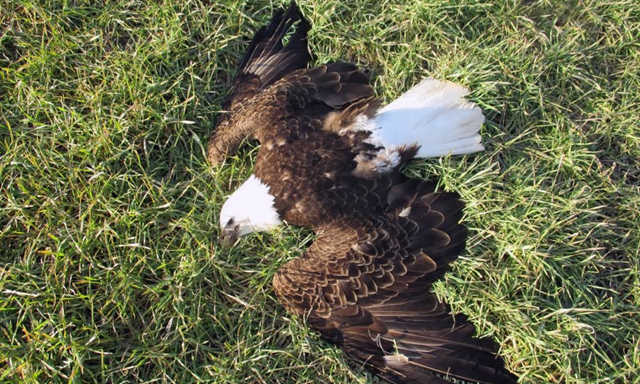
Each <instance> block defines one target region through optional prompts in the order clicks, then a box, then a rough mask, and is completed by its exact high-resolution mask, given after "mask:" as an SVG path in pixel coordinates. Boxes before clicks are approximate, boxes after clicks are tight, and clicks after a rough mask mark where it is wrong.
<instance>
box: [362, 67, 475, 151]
mask: <svg viewBox="0 0 640 384" xmlns="http://www.w3.org/2000/svg"><path fill="white" fill-rule="evenodd" d="M468 94H469V90H468V89H467V88H465V87H463V86H461V85H459V84H454V83H451V82H446V81H440V80H435V79H426V80H423V81H421V82H420V83H419V84H417V85H416V86H414V87H413V88H411V89H410V90H408V91H407V92H405V93H404V94H403V95H402V96H400V97H399V98H398V99H396V100H394V101H393V102H391V103H390V104H389V105H387V106H385V107H384V108H382V109H381V110H380V111H379V112H378V113H377V114H376V116H375V122H371V121H369V122H367V123H368V124H364V125H365V126H366V127H364V126H363V127H361V129H362V128H364V129H367V130H372V131H373V134H372V140H373V141H374V142H377V143H380V144H382V145H383V146H384V147H385V148H387V149H390V148H394V147H399V146H402V145H405V144H418V145H420V150H419V151H418V157H437V156H443V155H448V154H451V155H461V154H468V153H473V152H478V151H482V150H483V149H484V147H483V146H482V144H480V141H481V137H480V134H479V131H480V127H481V126H482V123H484V115H483V114H482V110H481V109H480V108H479V107H478V106H477V105H475V104H474V103H472V102H470V101H468V100H466V99H465V98H464V96H466V95H468ZM372 123H373V124H372ZM374 126H375V128H374ZM372 128H373V129H372Z"/></svg>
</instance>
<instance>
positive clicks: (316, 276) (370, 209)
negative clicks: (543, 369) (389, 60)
mask: <svg viewBox="0 0 640 384" xmlns="http://www.w3.org/2000/svg"><path fill="white" fill-rule="evenodd" d="M301 19H302V18H301V16H300V14H299V12H298V11H297V9H296V8H295V5H293V4H292V5H291V6H290V8H289V9H288V10H287V12H286V13H284V14H282V13H276V15H275V16H274V19H273V20H272V22H271V23H270V25H269V26H268V27H267V28H266V29H262V30H261V31H260V32H259V33H258V34H257V35H256V37H255V38H254V41H253V43H252V45H251V47H250V49H249V53H248V55H251V57H250V58H249V59H247V58H245V59H243V62H242V64H241V68H240V70H239V71H238V75H237V79H236V81H234V91H232V93H231V96H230V100H228V102H227V103H226V105H227V106H229V113H228V114H227V115H225V116H224V117H223V118H222V119H221V120H220V122H219V123H218V124H217V131H216V132H215V134H214V135H213V136H212V138H211V141H210V143H209V149H208V158H209V161H210V162H211V163H212V164H214V165H217V164H219V163H220V162H221V161H222V160H223V159H224V158H225V156H227V155H229V154H231V152H233V151H234V150H235V149H236V147H237V146H238V145H239V143H240V142H241V141H242V140H243V139H245V138H247V137H251V138H255V139H258V140H259V141H260V142H261V147H260V150H259V153H258V159H257V162H256V168H255V176H256V177H257V178H258V179H259V180H260V181H261V183H263V184H265V185H266V187H267V188H268V193H269V195H270V196H271V197H272V198H273V204H274V208H275V210H276V211H277V214H278V216H279V217H280V218H282V219H284V220H287V221H288V222H290V223H291V224H295V225H299V226H305V227H309V228H312V229H313V230H314V231H315V232H316V234H317V239H316V241H315V242H314V243H313V244H312V245H311V247H310V248H309V249H308V251H307V252H306V253H305V255H304V256H303V257H301V258H297V259H294V260H292V261H290V262H289V263H287V264H285V265H284V266H282V267H281V268H280V269H279V271H278V273H277V274H276V276H275V277H274V281H273V285H274V288H275V291H276V293H277V295H278V297H279V299H280V301H281V302H282V303H283V304H284V305H285V306H286V307H287V309H288V310H289V311H291V312H293V313H296V314H299V315H301V316H305V317H306V319H307V323H308V324H309V325H310V326H311V327H312V328H314V329H316V330H317V331H319V332H320V334H321V335H322V336H323V338H325V339H326V340H328V341H330V342H333V343H335V344H336V345H338V346H340V347H341V348H342V349H343V350H344V351H345V352H346V353H347V354H348V355H349V356H351V357H352V358H354V359H356V360H357V361H360V362H362V363H364V364H366V366H367V367H369V368H370V369H372V370H373V371H374V372H376V373H377V374H378V375H380V376H381V377H383V378H385V379H387V380H390V381H392V382H396V383H440V382H445V380H443V379H441V378H440V377H438V376H436V375H434V373H439V374H441V375H444V376H448V377H454V378H460V379H465V380H469V381H476V382H482V383H515V381H516V378H515V376H513V375H512V374H511V373H510V372H508V371H507V370H506V369H505V368H504V363H503V362H502V360H501V359H500V358H499V357H497V356H495V354H494V353H495V352H496V350H497V347H496V345H495V344H494V343H493V342H492V341H491V340H488V339H477V338H474V337H473V334H474V327H473V325H472V324H471V323H469V322H468V321H467V320H466V318H465V317H464V316H462V315H455V316H452V314H451V313H450V310H449V307H448V306H447V305H446V304H445V303H442V302H439V301H438V300H437V298H436V297H435V295H434V294H433V293H432V292H431V285H432V283H433V282H434V281H436V280H437V279H438V278H440V277H441V276H442V274H443V273H445V271H446V270H447V269H448V267H449V265H450V263H451V262H453V261H454V260H456V258H457V257H458V255H459V254H460V253H461V252H462V251H463V250H464V248H465V240H466V236H467V231H466V228H465V227H464V226H463V225H462V224H460V219H461V217H462V209H463V206H464V204H463V203H462V201H461V200H460V198H459V197H458V195H457V194H455V193H446V192H436V183H435V182H433V181H419V180H411V179H407V178H405V177H404V176H403V175H402V174H401V172H400V168H401V167H402V165H403V164H405V163H406V162H407V161H409V160H410V159H411V158H412V157H413V156H414V155H415V154H416V151H417V149H418V147H417V146H416V145H413V144H408V145H406V146H404V147H401V148H399V149H398V150H397V153H398V160H397V161H395V162H393V161H391V160H389V162H388V163H385V162H384V161H378V160H379V159H380V157H379V155H380V153H382V152H381V150H383V148H380V146H379V145H377V144H375V143H373V142H371V140H370V136H371V132H369V131H366V130H358V129H350V127H353V126H354V125H355V124H357V123H358V121H360V120H358V119H359V118H360V117H362V116H364V117H372V116H373V115H375V114H376V111H378V109H379V107H380V103H379V101H377V100H376V99H374V98H372V94H373V91H372V88H371V86H370V85H369V83H368V78H367V77H366V76H365V75H364V74H362V73H360V72H358V71H357V70H356V68H355V67H354V66H353V65H351V64H346V63H331V64H326V65H322V66H318V67H315V68H311V69H301V68H296V66H299V65H301V64H302V62H303V61H304V60H308V56H305V55H304V54H303V53H302V51H303V47H304V49H305V50H306V46H305V45H304V44H303V42H304V40H305V37H306V36H305V33H306V30H307V29H308V25H307V24H306V23H305V22H304V21H300V23H302V25H303V26H302V27H299V29H298V32H296V34H294V37H293V38H292V39H291V41H292V42H293V44H294V46H295V49H293V48H289V46H285V47H282V45H281V44H280V45H278V43H274V42H277V41H280V40H281V39H282V37H283V36H284V34H285V32H286V30H287V28H289V27H291V25H292V24H293V22H295V21H298V20H301ZM287 20H288V21H287ZM283 23H284V24H283ZM281 25H284V26H285V27H286V28H279V27H276V26H281ZM300 31H303V32H300ZM265 42H268V43H265ZM289 44H292V43H289ZM263 46H273V47H276V48H277V49H275V48H274V49H261V48H259V47H263ZM256 47H258V48H256ZM260 52H262V53H260ZM283 52H288V53H287V54H284V53H283ZM274 55H276V56H277V57H276V59H273V58H272V56H274ZM287 55H293V56H294V57H295V59H290V60H287V59H286V57H287ZM303 58H304V59H303ZM294 62H295V63H296V65H293V64H291V63H294ZM282 63H288V64H287V65H286V67H285V69H286V70H285V69H283V70H277V69H276V68H271V65H275V66H279V65H283V64H282ZM252 68H261V69H263V70H265V71H266V72H265V73H268V74H269V76H268V80H265V79H266V78H263V76H265V75H264V74H261V73H258V72H260V71H255V70H253V69H252ZM264 68H267V69H264ZM274 74H275V75H274ZM242 79H245V80H242ZM383 160H384V159H383ZM223 210H224V208H223ZM233 219H234V218H233V217H232V219H230V220H229V222H228V223H221V225H223V226H225V225H226V224H228V225H227V226H229V225H231V226H234V225H235V226H236V227H237V224H236V221H234V220H233ZM231 229H233V228H231ZM229 233H232V234H233V233H237V231H236V232H233V231H231V232H229Z"/></svg>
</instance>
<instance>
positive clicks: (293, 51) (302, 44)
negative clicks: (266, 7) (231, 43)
mask: <svg viewBox="0 0 640 384" xmlns="http://www.w3.org/2000/svg"><path fill="white" fill-rule="evenodd" d="M296 22H298V25H297V29H296V31H295V32H293V33H292V27H293V25H294V24H295V23H296ZM310 28H311V25H310V24H309V22H308V21H307V20H305V19H304V18H303V17H302V15H301V14H300V10H299V9H298V7H297V6H296V4H295V2H294V1H292V2H291V4H290V5H289V8H288V9H287V10H286V12H285V11H284V10H282V9H281V10H278V11H276V12H275V13H274V14H273V17H272V18H271V21H270V22H269V25H267V26H266V27H262V28H260V30H258V32H256V34H255V36H254V37H253V40H252V41H251V45H249V48H248V49H247V52H246V53H245V55H244V57H243V58H242V61H241V62H240V66H239V67H238V72H237V74H236V79H238V78H241V77H242V75H256V76H258V77H259V78H260V87H261V88H264V87H266V86H267V85H270V84H273V83H274V82H276V81H277V80H279V79H280V78H282V77H284V76H285V75H287V74H289V73H290V72H292V71H295V70H296V69H301V68H305V67H306V66H307V63H308V62H309V61H310V60H311V55H310V54H309V48H308V47H307V32H308V31H309V29H310ZM290 33H292V35H291V36H290V38H289V41H288V42H287V43H286V45H285V44H283V39H284V38H285V37H286V36H287V35H288V34H290Z"/></svg>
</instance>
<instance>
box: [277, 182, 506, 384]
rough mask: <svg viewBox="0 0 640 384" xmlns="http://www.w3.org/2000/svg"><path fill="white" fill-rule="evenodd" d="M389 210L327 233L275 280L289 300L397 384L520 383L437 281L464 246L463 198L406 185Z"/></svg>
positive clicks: (347, 220)
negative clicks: (436, 287) (453, 309)
mask: <svg viewBox="0 0 640 384" xmlns="http://www.w3.org/2000/svg"><path fill="white" fill-rule="evenodd" d="M388 203H389V211H388V212H387V213H386V214H384V215H367V214H364V215H353V216H348V217H344V218H342V219H340V220H336V221H335V222H333V223H330V224H328V225H326V226H325V227H323V228H321V229H320V230H319V231H318V238H317V240H316V242H314V243H313V245H312V246H311V247H310V248H309V250H308V252H307V253H306V254H305V255H304V256H303V257H301V258H298V259H294V260H292V261H291V262H289V263H287V264H286V265H284V266H283V267H282V268H281V269H280V270H279V271H278V273H277V274H276V276H275V278H274V287H275V290H276V292H277V294H278V296H279V298H280V300H281V301H282V302H283V304H285V306H287V308H288V309H289V310H291V311H292V312H295V313H297V314H300V315H304V316H307V321H308V323H309V325H311V326H312V327H313V328H314V329H316V330H318V331H319V332H320V333H321V335H322V336H323V337H324V338H325V339H327V340H329V341H332V342H334V343H336V344H337V345H339V346H340V347H341V348H342V349H344V350H345V351H346V352H347V353H348V354H349V355H350V356H351V357H353V358H355V359H357V360H359V361H362V362H363V363H365V364H367V366H369V367H370V368H372V369H373V370H374V371H376V372H377V373H378V374H379V375H380V376H382V377H384V378H386V379H389V380H392V381H394V382H398V383H440V382H445V381H444V380H443V379H441V378H439V377H438V376H436V375H434V373H439V374H442V375H445V376H448V377H454V378H459V379H465V380H469V381H474V382H481V383H515V378H514V376H512V375H511V374H510V373H509V372H508V371H507V370H506V369H505V368H504V364H503V362H502V360H500V359H499V358H498V357H496V356H495V355H493V352H495V349H496V347H495V345H494V344H493V342H492V341H490V340H487V339H476V338H474V337H473V334H474V327H473V325H472V324H471V323H469V322H467V321H466V319H465V318H464V317H463V316H456V317H455V318H454V317H452V315H451V314H450V311H449V308H448V306H447V305H446V304H444V303H442V302H439V301H438V300H437V298H436V297H435V295H434V294H433V293H432V292H431V285H432V283H433V282H434V281H435V280H437V279H438V278H439V277H440V276H442V274H443V273H444V272H445V271H446V270H447V268H448V266H449V264H450V263H451V262H453V261H454V260H455V259H456V258H457V257H458V255H459V254H460V253H461V252H462V251H463V250H464V247H465V239H466V228H465V227H464V226H463V225H461V224H459V220H460V218H461V216H462V208H463V203H462V202H461V201H460V199H459V198H458V196H457V195H456V194H453V193H437V192H434V184H433V183H427V182H418V181H414V180H410V181H407V182H406V183H404V184H400V185H398V186H396V187H394V188H393V189H392V190H391V192H390V193H389V202H388Z"/></svg>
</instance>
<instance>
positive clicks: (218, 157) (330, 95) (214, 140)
mask: <svg viewBox="0 0 640 384" xmlns="http://www.w3.org/2000/svg"><path fill="white" fill-rule="evenodd" d="M372 94H373V88H372V87H371V85H369V78H368V77H367V76H366V75H364V74H363V73H361V72H359V71H358V70H357V69H356V67H355V65H353V64H349V63H343V62H335V63H330V64H325V65H320V66H317V67H314V68H310V69H300V70H297V71H293V72H291V73H289V74H288V75H286V76H285V77H283V78H282V79H280V80H278V81H276V82H275V83H274V84H272V85H270V86H268V87H267V88H265V89H262V90H260V91H259V92H258V93H257V94H256V95H255V96H253V97H251V98H249V99H246V100H244V101H243V102H242V103H238V104H236V105H234V107H233V108H232V109H231V111H230V112H229V114H227V115H225V117H224V119H223V120H221V122H220V124H219V125H218V126H217V128H216V131H215V132H214V134H213V135H212V136H211V139H210V141H209V148H208V153H207V157H208V159H209V162H210V163H212V164H218V163H219V162H221V161H222V160H223V159H224V158H225V157H226V156H228V155H229V154H231V153H232V152H233V151H234V150H235V149H236V148H237V146H238V145H239V144H240V143H241V142H242V140H244V139H246V138H247V137H252V138H255V139H258V140H260V142H262V143H264V142H265V141H266V140H269V139H278V138H280V137H282V132H281V131H278V122H279V121H282V120H283V119H286V118H290V117H301V118H304V117H307V118H320V119H323V118H324V117H325V116H327V115H328V114H329V113H331V112H332V111H335V110H340V109H341V108H342V107H343V106H345V105H348V104H350V103H353V102H355V101H357V100H360V99H364V98H368V97H370V96H371V95H372ZM284 140H286V138H284Z"/></svg>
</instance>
